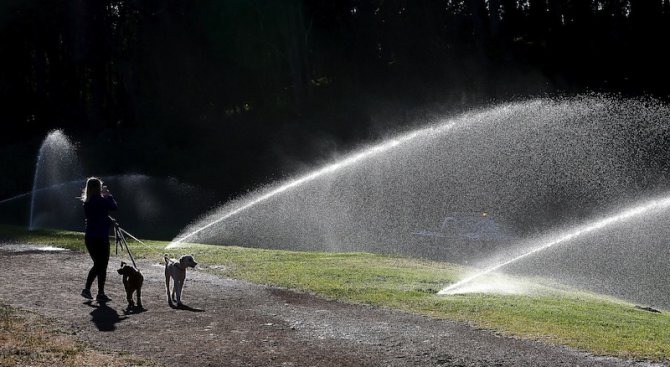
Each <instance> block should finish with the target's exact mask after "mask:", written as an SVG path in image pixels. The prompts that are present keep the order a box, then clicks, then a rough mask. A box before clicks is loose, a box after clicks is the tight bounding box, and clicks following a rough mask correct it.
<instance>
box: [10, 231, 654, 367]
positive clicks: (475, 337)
mask: <svg viewBox="0 0 670 367" xmlns="http://www.w3.org/2000/svg"><path fill="white" fill-rule="evenodd" d="M158 261H159V259H156V261H155V262H153V263H151V262H141V263H139V264H138V266H139V267H140V269H141V270H142V272H143V274H144V276H145V284H144V288H143V294H144V297H143V298H144V299H143V302H144V306H145V307H146V308H147V309H148V311H146V312H143V313H139V314H130V315H124V313H123V310H124V309H125V306H126V304H125V300H124V299H125V295H124V291H123V285H122V284H121V277H120V276H119V275H118V274H116V268H117V265H118V263H119V262H120V261H119V260H117V259H112V260H111V262H110V267H109V275H108V280H107V284H108V286H107V287H108V294H109V295H110V296H111V297H112V299H113V301H112V302H111V303H108V304H107V306H101V305H98V304H97V303H96V302H92V303H90V304H87V303H85V302H84V299H83V298H81V297H80V296H79V292H80V291H81V288H82V285H83V282H84V279H85V275H86V272H87V270H88V267H89V266H90V259H89V258H88V256H87V255H85V254H80V253H75V252H70V251H67V252H43V251H17V248H16V246H10V245H7V244H5V245H3V244H0V263H1V264H2V266H0V275H1V276H2V279H5V280H6V281H5V282H4V283H5V284H4V285H3V286H2V287H0V301H2V302H5V303H7V304H10V305H12V306H16V307H21V308H25V309H29V310H32V311H36V312H38V313H39V314H42V315H45V316H47V317H53V318H57V319H59V320H62V322H63V325H64V327H65V328H67V329H69V330H71V331H72V332H73V333H75V335H76V336H77V337H78V338H80V339H82V340H85V341H88V342H89V343H91V344H92V345H93V346H94V347H96V348H101V349H103V350H112V351H125V352H129V353H133V354H136V355H139V356H145V357H149V358H152V359H154V360H156V361H157V362H159V363H163V364H165V365H169V366H178V365H182V364H185V363H195V364H194V365H197V366H577V365H579V366H631V365H648V364H643V363H635V362H631V361H621V360H617V359H612V358H598V357H594V356H590V355H588V354H585V353H581V352H577V351H574V350H571V349H568V348H562V347H555V346H548V345H544V344H541V343H536V342H529V341H524V340H518V339H514V338H508V337H501V336H499V335H496V334H494V333H492V332H489V331H486V330H476V329H473V328H471V327H469V326H467V325H464V324H460V323H455V322H450V321H441V320H434V319H431V318H427V317H421V316H416V315H411V314H407V313H404V312H399V311H391V310H386V309H380V308H376V307H369V306H363V305H350V304H344V303H340V302H332V301H327V300H323V299H321V298H318V297H315V296H311V295H307V294H301V293H295V292H292V291H289V290H285V289H279V288H274V287H266V286H259V285H255V284H250V283H247V282H243V281H237V280H231V279H225V278H219V277H216V276H213V275H209V274H207V273H205V272H203V271H197V270H196V271H189V273H188V275H187V281H186V287H185V290H184V297H183V300H184V302H185V303H186V304H187V305H189V306H191V307H192V310H175V309H171V308H170V307H168V305H167V302H166V300H165V294H164V280H163V279H164V277H163V267H162V265H160V264H159V263H158ZM202 265H205V264H202ZM205 266H206V265H205ZM94 290H95V286H94Z"/></svg>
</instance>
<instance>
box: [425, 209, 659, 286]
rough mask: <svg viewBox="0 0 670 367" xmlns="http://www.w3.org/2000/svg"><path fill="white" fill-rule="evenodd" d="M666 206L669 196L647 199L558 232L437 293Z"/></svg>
mask: <svg viewBox="0 0 670 367" xmlns="http://www.w3.org/2000/svg"><path fill="white" fill-rule="evenodd" d="M668 207H670V197H666V198H664V199H655V200H650V201H648V202H646V203H643V204H641V205H638V206H636V207H633V208H630V209H627V210H624V211H623V212H622V213H620V214H616V215H612V216H609V217H607V218H605V219H600V220H597V221H595V222H593V223H592V224H587V225H584V226H580V227H577V228H576V229H574V230H572V231H569V232H566V233H562V234H559V235H558V236H556V237H555V238H554V239H553V240H550V241H548V242H546V243H544V244H542V245H540V246H538V247H535V248H533V249H532V250H530V251H528V252H525V253H523V254H521V255H519V256H517V257H515V258H513V259H511V260H507V261H505V262H503V263H500V264H498V265H495V266H492V267H490V268H488V269H486V270H483V271H481V272H479V273H476V274H474V275H471V276H469V277H467V278H465V279H463V280H461V281H458V282H456V283H454V284H452V285H450V286H448V287H446V288H444V289H442V290H441V291H439V292H438V294H441V295H446V294H457V293H458V289H459V288H461V287H462V286H464V285H465V284H468V283H470V282H472V281H474V280H476V279H478V278H481V277H483V276H484V275H487V274H490V273H492V272H494V271H496V270H499V269H501V268H503V267H505V266H507V265H509V264H512V263H514V262H517V261H519V260H522V259H524V258H526V257H528V256H531V255H533V254H536V253H538V252H541V251H543V250H546V249H548V248H550V247H553V246H556V245H559V244H562V243H565V242H568V241H571V240H573V239H575V238H577V237H579V236H582V235H585V234H588V233H591V232H594V231H597V230H599V229H602V228H605V227H608V226H611V225H613V224H615V223H619V222H624V221H626V220H629V219H632V218H635V217H637V216H639V215H642V214H645V213H647V212H650V211H653V210H665V209H667V208H668Z"/></svg>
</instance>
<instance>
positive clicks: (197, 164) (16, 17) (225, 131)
mask: <svg viewBox="0 0 670 367" xmlns="http://www.w3.org/2000/svg"><path fill="white" fill-rule="evenodd" d="M669 36H670V0H579V1H575V0H489V1H484V0H407V1H401V0H386V1H384V0H378V1H354V0H338V1H332V0H304V1H298V0H283V1H277V0H257V1H250V0H236V1H223V0H192V1H182V0H144V1H142V0H134V1H133V0H128V1H109V0H96V1H88V0H3V1H2V2H0V121H1V122H2V125H1V126H2V130H1V131H2V132H1V133H0V154H1V155H2V157H3V158H2V160H1V161H0V162H1V163H0V170H1V172H2V173H3V174H2V175H0V198H5V197H10V196H12V195H16V194H19V193H22V192H26V191H28V190H29V189H30V187H31V183H32V174H33V170H34V162H35V155H36V153H37V150H38V147H39V144H40V142H41V140H42V139H43V138H44V136H45V135H46V134H47V133H48V132H49V131H50V130H52V129H55V128H62V129H64V131H65V133H66V134H67V135H68V136H70V137H71V138H72V140H74V141H77V142H79V154H80V156H81V157H82V161H83V164H84V168H85V174H86V175H93V174H97V175H115V174H123V173H142V174H146V175H150V176H152V177H174V178H176V179H178V180H180V181H181V182H187V183H191V184H196V185H199V186H200V187H203V188H204V189H206V190H208V191H211V192H214V193H215V194H216V196H217V197H218V198H219V199H220V200H223V201H225V200H226V199H227V198H231V197H235V196H237V195H239V194H241V193H244V192H246V191H247V190H251V189H254V188H255V187H257V186H259V185H261V184H264V183H267V182H270V181H272V180H276V179H280V178H282V177H286V176H288V175H291V174H294V173H295V172H297V171H301V170H303V169H305V168H306V167H309V166H314V165H316V164H318V163H319V162H321V161H324V160H326V159H328V158H329V157H331V156H332V155H333V154H336V153H342V152H346V151H348V150H349V149H352V148H354V147H356V146H359V145H361V144H363V143H364V142H369V141H373V140H375V139H378V138H380V137H383V136H385V135H388V134H389V133H391V132H397V131H401V130H405V129H409V128H411V127H413V126H416V125H417V124H424V123H426V122H427V120H428V119H429V118H431V117H433V116H436V115H445V114H446V115H448V114H455V113H458V112H460V111H463V110H465V109H469V108H472V107H476V106H482V105H486V104H490V103H496V102H498V101H507V100H511V99H518V98H528V97H531V96H538V95H546V94H568V95H571V94H576V93H584V92H594V91H595V92H609V93H616V94H621V95H624V96H631V95H633V96H639V95H651V96H654V97H656V98H659V99H661V100H667V99H668V95H669V94H670V70H668V68H669V67H670V57H669V56H667V55H668V52H667V51H668V50H667V46H668V39H670V37H669Z"/></svg>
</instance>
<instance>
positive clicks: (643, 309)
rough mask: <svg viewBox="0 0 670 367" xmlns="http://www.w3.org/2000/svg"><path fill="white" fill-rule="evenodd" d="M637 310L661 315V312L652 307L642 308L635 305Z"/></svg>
mask: <svg viewBox="0 0 670 367" xmlns="http://www.w3.org/2000/svg"><path fill="white" fill-rule="evenodd" d="M635 308H637V309H638V310H642V311H649V312H653V313H661V311H659V310H657V309H655V308H651V307H642V306H639V305H635Z"/></svg>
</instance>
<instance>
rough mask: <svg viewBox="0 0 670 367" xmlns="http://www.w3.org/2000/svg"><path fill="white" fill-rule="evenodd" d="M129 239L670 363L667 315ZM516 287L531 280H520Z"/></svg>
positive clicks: (7, 234)
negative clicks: (455, 291) (448, 291)
mask: <svg viewBox="0 0 670 367" xmlns="http://www.w3.org/2000/svg"><path fill="white" fill-rule="evenodd" d="M0 237H3V238H5V239H10V240H12V241H16V242H26V243H28V242H30V243H41V244H48V245H54V246H62V247H66V248H70V249H75V250H83V235H82V234H81V233H77V232H64V231H48V230H44V231H36V232H27V231H25V230H23V229H17V228H15V227H0ZM145 242H146V246H145V245H140V244H138V243H136V242H133V241H130V247H131V251H133V254H134V255H135V256H136V257H137V258H146V259H154V260H155V261H162V256H163V253H165V252H169V253H171V256H173V257H177V256H178V255H180V254H182V253H192V254H194V255H195V256H196V259H197V260H198V262H199V264H200V265H199V267H200V268H201V269H202V270H205V271H208V272H212V273H215V274H218V275H222V276H226V277H231V278H237V279H244V280H248V281H251V282H254V283H259V284H268V285H275V286H280V287H286V288H291V289H295V290H298V291H303V292H310V293H314V294H318V295H321V296H323V297H327V298H331V299H336V300H340V301H345V302H355V303H365V304H371V305H376V306H380V307H389V308H395V309H401V310H405V311H408V312H413V313H418V314H423V315H429V316H431V317H435V318H445V319H452V320H459V321H464V322H469V323H471V324H473V325H475V326H477V327H482V328H492V329H495V330H497V331H499V332H503V333H506V334H509V335H515V336H520V337H524V338H530V339H537V340H543V341H546V342H551V343H557V344H563V345H568V346H572V347H575V348H579V349H582V350H586V351H589V352H592V353H596V354H603V355H612V356H618V357H624V358H636V359H639V358H643V359H651V360H656V361H668V360H670V315H669V314H667V313H661V314H658V313H650V312H646V311H641V310H638V309H635V308H634V307H633V305H631V304H629V303H626V302H623V301H620V300H616V299H612V298H609V297H604V296H599V295H596V294H592V293H587V292H580V291H574V290H566V289H565V288H563V289H562V290H561V289H557V288H551V287H547V286H543V285H531V286H529V287H530V288H533V291H532V292H530V293H528V294H524V295H518V294H517V295H515V294H506V295H501V294H482V293H472V294H467V295H452V296H439V295H437V294H436V292H437V291H439V290H440V289H442V288H443V287H444V286H446V285H448V284H451V283H454V282H455V281H457V280H459V279H460V278H461V277H462V275H463V273H464V272H466V271H467V269H465V268H463V267H461V266H458V265H454V264H449V263H443V262H434V261H427V260H420V259H411V258H402V257H393V256H383V255H375V254H369V253H324V252H295V251H282V250H263V249H252V248H241V247H232V246H210V245H198V244H190V245H185V246H183V247H182V248H179V249H171V250H165V249H164V247H165V246H166V245H167V244H168V242H155V241H145ZM521 282H522V283H524V282H525V283H528V282H532V280H521Z"/></svg>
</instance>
